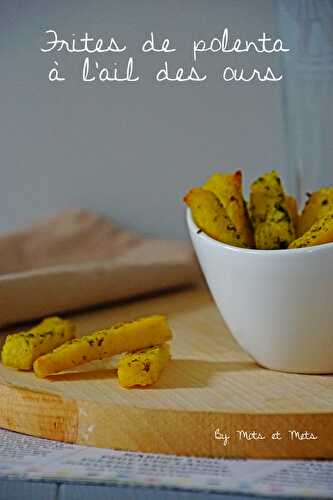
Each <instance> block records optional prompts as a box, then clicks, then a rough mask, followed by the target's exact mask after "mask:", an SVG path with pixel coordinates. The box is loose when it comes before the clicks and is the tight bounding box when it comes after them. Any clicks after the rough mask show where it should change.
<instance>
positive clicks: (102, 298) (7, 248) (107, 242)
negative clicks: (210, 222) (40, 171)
mask: <svg viewBox="0 0 333 500" xmlns="http://www.w3.org/2000/svg"><path fill="white" fill-rule="evenodd" d="M197 278H198V269H197V266H196V264H195V262H194V258H193V254H192V251H191V248H190V246H189V244H187V243H186V242H173V241H161V240H157V239H149V238H143V237H141V236H140V235H138V234H136V233H135V232H132V231H127V230H124V229H121V228H119V227H118V226H116V225H115V224H114V223H113V222H112V221H111V220H110V219H108V218H106V217H103V216H101V215H97V214H94V213H90V212H87V211H84V210H79V211H71V212H64V213H61V214H59V215H56V216H55V217H52V218H48V219H44V220H41V221H39V222H37V223H35V224H33V225H31V226H29V227H27V228H24V229H21V230H18V231H16V232H12V233H10V234H5V235H3V236H0V326H4V325H8V324H11V323H18V322H22V321H27V320H32V319H36V318H40V317H43V316H47V315H50V314H55V313H62V312H66V311H74V310H78V309H82V308H85V307H88V306H93V305H97V304H102V303H107V302H111V301H114V300H120V299H127V298H130V297H134V296H139V295H142V294H146V293H151V292H154V291H156V292H157V291H161V290H166V289H171V288H174V287H178V286H182V285H186V284H189V283H191V282H193V281H195V280H196V279H197Z"/></svg>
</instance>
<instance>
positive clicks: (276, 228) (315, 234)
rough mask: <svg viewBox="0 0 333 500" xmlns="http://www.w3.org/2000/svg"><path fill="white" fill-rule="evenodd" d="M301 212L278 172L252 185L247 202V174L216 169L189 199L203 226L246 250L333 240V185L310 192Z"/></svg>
mask: <svg viewBox="0 0 333 500" xmlns="http://www.w3.org/2000/svg"><path fill="white" fill-rule="evenodd" d="M308 196H309V199H308V201H307V203H306V204H305V207H304V208H303V211H302V213H301V214H299V212H298V206H297V201H296V199H295V198H294V197H293V196H289V195H288V194H286V193H285V191H284V189H283V186H282V182H281V178H280V176H279V174H278V173H277V172H275V171H274V170H273V171H272V172H267V173H265V174H263V175H261V176H260V177H258V179H256V180H255V181H254V182H253V183H252V184H251V189H250V200H249V203H246V201H245V200H244V197H243V190H242V173H241V172H240V171H237V172H235V173H231V174H229V173H226V174H222V173H216V174H213V175H212V176H211V177H209V179H208V180H207V181H206V182H205V183H204V184H203V186H202V187H198V188H193V189H191V190H190V191H189V192H188V193H187V195H186V196H185V198H184V201H185V203H186V204H187V205H188V206H189V208H190V209H191V213H192V217H193V220H194V222H195V223H196V225H197V226H198V227H199V229H200V230H202V231H204V232H205V233H206V234H208V236H210V237H212V238H214V239H216V240H218V241H221V242H223V243H227V244H229V245H233V246H237V247H242V248H256V249H259V250H278V249H288V248H301V247H307V246H314V245H321V244H324V243H330V242H332V241H333V187H326V188H322V189H320V190H319V191H316V192H315V193H309V194H308Z"/></svg>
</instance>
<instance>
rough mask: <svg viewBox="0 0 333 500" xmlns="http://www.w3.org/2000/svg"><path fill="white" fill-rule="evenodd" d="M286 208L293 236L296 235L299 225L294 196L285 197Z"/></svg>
mask: <svg viewBox="0 0 333 500" xmlns="http://www.w3.org/2000/svg"><path fill="white" fill-rule="evenodd" d="M286 207H287V209H288V212H289V214H290V217H291V220H292V223H293V226H294V231H295V234H297V231H298V224H299V214H298V205H297V200H296V198H294V196H288V195H287V196H286Z"/></svg>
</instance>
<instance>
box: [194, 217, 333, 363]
mask: <svg viewBox="0 0 333 500" xmlns="http://www.w3.org/2000/svg"><path fill="white" fill-rule="evenodd" d="M187 224H188V228H189V232H190V236H191V239H192V243H193V246H194V248H195V251H196V254H197V257H198V259H199V262H200V265H201V268H202V271H203V273H204V275H205V278H206V281H207V283H208V286H209V288H210V291H211V293H212V295H213V298H214V300H215V302H216V304H217V307H218V309H219V310H220V312H221V314H222V315H223V318H224V320H225V322H226V323H227V325H228V327H229V329H230V331H231V333H232V334H233V336H234V337H235V339H236V340H237V341H238V343H239V344H240V345H241V346H242V347H243V349H245V350H246V351H247V352H248V353H249V354H250V355H251V356H252V357H253V358H254V359H255V360H256V361H257V362H258V363H259V364H260V365H262V366H265V367H267V368H271V369H274V370H282V371H287V372H298V373H333V243H328V244H326V245H320V246H316V247H308V248H300V249H293V250H248V249H243V248H236V247H233V246H230V245H226V244H224V243H220V242H219V241H216V240H214V239H212V238H210V237H209V236H207V235H206V234H205V233H204V232H200V231H199V230H198V227H197V226H196V225H195V224H194V222H193V220H192V216H191V213H190V210H189V209H188V210H187Z"/></svg>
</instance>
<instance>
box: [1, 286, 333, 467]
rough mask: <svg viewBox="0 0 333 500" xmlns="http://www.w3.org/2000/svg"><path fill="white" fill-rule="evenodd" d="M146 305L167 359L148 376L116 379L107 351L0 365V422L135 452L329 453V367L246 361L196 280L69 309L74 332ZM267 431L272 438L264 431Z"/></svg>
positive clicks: (332, 389)
mask: <svg viewBox="0 0 333 500" xmlns="http://www.w3.org/2000/svg"><path fill="white" fill-rule="evenodd" d="M154 313H165V314H167V315H168V317H169V320H170V324H171V326H172V329H173V332H174V340H173V342H172V354H173V360H172V361H171V362H170V363H169V365H168V366H167V368H166V369H165V371H164V373H163V374H162V377H161V379H160V380H159V382H158V383H157V384H156V386H154V387H152V388H145V389H131V390H127V389H123V388H121V387H120V386H119V385H118V381H117V377H116V372H115V370H113V369H112V367H111V369H110V366H111V365H110V361H108V362H96V363H92V364H90V365H86V366H85V367H83V368H82V369H81V370H80V371H77V372H75V373H66V374H60V375H58V376H54V377H52V378H50V379H49V380H40V379H38V378H37V377H35V376H34V375H33V374H32V373H25V372H18V371H15V370H11V369H8V368H5V367H4V366H2V365H0V426H1V427H4V428H7V429H11V430H14V431H18V432H23V433H26V434H31V435H34V436H42V437H46V438H50V439H56V440H61V441H66V442H71V443H78V444H87V445H94V446H98V447H111V448H116V449H123V450H135V451H142V452H159V453H160V452H161V453H174V454H182V455H195V456H211V457H256V458H332V457H333V442H332V436H333V377H332V376H329V375H327V376H324V375H297V374H286V373H279V372H274V371H270V370H266V369H264V368H261V367H259V366H258V365H256V364H255V363H254V362H253V361H252V360H251V359H250V357H249V356H248V355H247V354H246V353H245V352H244V351H242V350H241V348H240V347H239V346H238V345H237V344H236V342H235V341H234V340H233V338H232V337H231V335H230V334H229V332H228V331H227V329H226V327H225V325H224V323H223V320H222V319H221V317H220V316H219V314H218V312H217V309H216V307H215V305H214V304H213V302H212V300H211V298H210V296H209V294H208V292H207V291H206V290H205V289H203V288H200V289H188V290H185V291H184V290H183V291H179V292H175V293H170V294H165V295H162V296H159V297H155V298H150V299H145V300H138V301H133V302H130V303H127V304H122V305H117V306H115V307H109V308H107V309H98V310H95V311H92V312H89V313H85V314H81V315H77V316H73V319H74V320H75V322H76V323H77V325H78V330H79V334H80V335H82V334H85V333H87V332H89V331H91V330H94V329H99V328H102V327H105V326H107V325H109V324H111V323H113V322H115V321H119V320H129V319H133V318H135V317H138V316H141V315H148V314H154ZM240 314H241V311H240ZM3 338H4V336H2V340H3ZM216 429H219V431H220V432H223V433H226V434H228V435H229V436H230V440H229V441H228V444H227V446H225V443H224V441H222V440H220V439H215V430H216ZM238 431H246V432H248V433H250V432H252V431H255V432H257V433H261V434H262V435H265V437H266V439H246V437H245V436H244V435H242V437H241V436H240V432H238ZM277 431H279V432H280V434H281V437H282V439H272V438H271V435H272V433H274V432H277ZM289 431H297V432H299V433H300V434H299V436H298V437H299V438H300V437H301V434H302V433H304V432H306V431H307V432H308V433H313V435H314V437H316V438H317V439H304V436H305V435H303V439H299V438H297V437H294V438H293V439H291V433H290V432H289ZM247 437H250V435H249V434H248V436H247ZM252 437H253V435H252ZM308 437H309V434H308Z"/></svg>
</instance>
